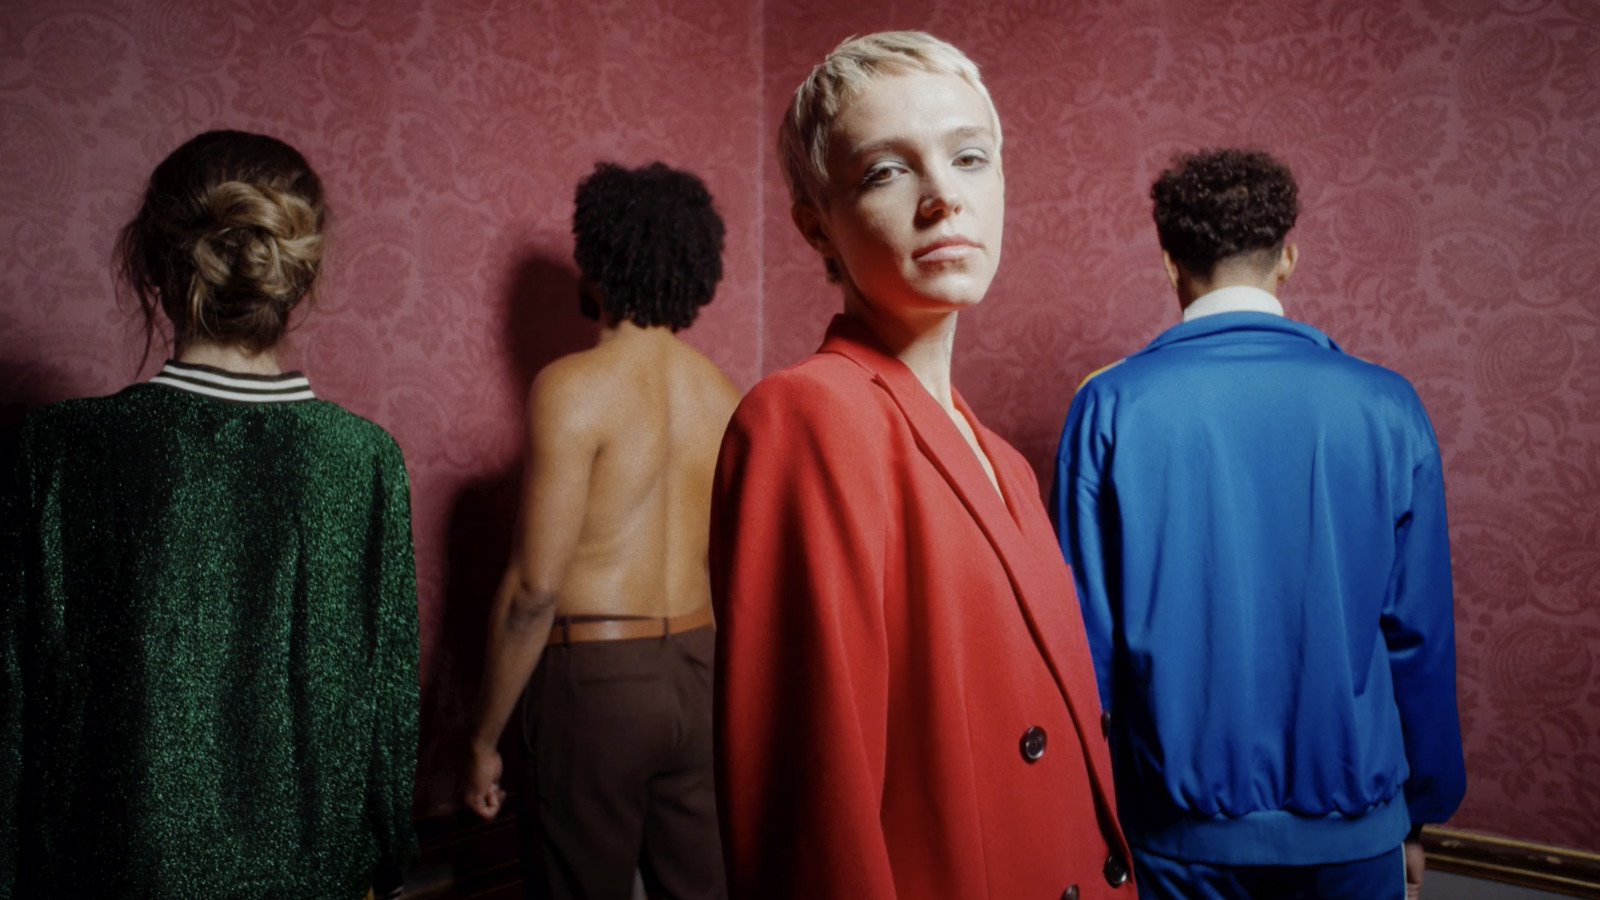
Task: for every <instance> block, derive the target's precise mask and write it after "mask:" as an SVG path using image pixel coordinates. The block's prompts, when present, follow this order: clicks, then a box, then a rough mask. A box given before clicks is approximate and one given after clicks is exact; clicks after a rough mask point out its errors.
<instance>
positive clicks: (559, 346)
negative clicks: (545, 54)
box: [417, 242, 598, 813]
mask: <svg viewBox="0 0 1600 900" xmlns="http://www.w3.org/2000/svg"><path fill="white" fill-rule="evenodd" d="M541 243H543V242H541ZM500 319H501V322H502V325H503V332H502V334H503V340H502V347H503V349H504V352H505V353H506V355H507V357H508V359H507V363H508V365H506V366H503V367H502V371H505V372H507V373H508V374H509V375H510V377H512V378H514V379H515V384H513V385H512V389H513V394H514V396H517V397H526V396H527V394H528V388H529V386H530V385H531V384H532V383H533V379H534V377H535V376H536V375H538V374H539V371H540V370H542V369H543V368H544V367H545V366H546V365H549V364H550V363H551V362H552V361H554V360H556V359H558V358H560V357H562V356H565V355H567V354H569V353H574V352H577V351H579V350H587V349H589V348H591V347H593V346H594V345H595V343H596V341H597V340H598V329H597V326H596V325H595V323H593V322H591V321H589V320H588V319H585V318H583V316H582V315H581V314H580V313H579V311H578V273H577V271H576V270H575V269H574V268H573V267H572V264H571V263H570V262H568V261H567V260H566V259H565V258H562V257H557V256H554V255H552V254H549V253H547V252H545V251H542V250H539V249H532V250H530V251H529V252H528V253H527V254H526V255H524V256H523V257H522V258H521V259H519V260H516V261H515V262H514V263H513V272H512V277H511V278H510V279H509V281H508V287H507V289H506V292H505V295H504V296H503V297H502V299H501V307H500ZM524 410H525V405H521V404H519V406H518V416H517V423H516V429H515V430H516V433H517V435H518V453H517V462H516V463H514V464H512V465H510V466H508V467H505V468H502V469H500V470H497V471H488V472H484V473H481V474H480V475H478V476H477V477H475V478H472V479H471V480H469V481H468V482H467V483H466V484H464V485H463V486H462V487H461V489H460V491H459V492H458V493H457V494H456V497H455V501H454V502H453V503H452V505H451V510H450V516H449V521H448V524H447V526H446V534H447V546H446V561H445V565H446V571H445V581H444V597H443V600H444V604H443V613H442V620H441V622H440V623H439V644H438V648H437V651H436V652H437V656H436V660H437V662H436V664H435V665H434V670H433V671H434V676H433V678H432V679H431V681H430V683H429V684H428V685H426V686H425V687H424V691H423V697H422V710H421V735H420V740H419V746H418V750H417V811H418V812H421V813H429V812H440V811H443V810H446V809H449V808H451V807H453V806H455V805H456V802H457V801H456V797H455V784H456V779H457V778H458V777H459V775H460V773H461V771H462V769H463V767H464V765H465V761H466V753H467V742H468V740H469V739H470V736H471V735H470V729H471V727H472V717H473V715H474V712H475V710H476V705H477V696H478V687H479V683H480V681H481V676H482V668H483V647H484V640H485V637H486V634H487V626H488V616H489V604H490V602H491V601H492V600H493V598H494V592H495V590H496V588H497V587H498V586H499V584H500V578H501V576H502V575H503V574H504V573H505V570H506V564H507V561H508V560H509V559H510V557H511V547H512V539H513V534H514V532H515V530H516V522H517V508H518V505H519V503H520V501H521V496H522V463H521V459H522V448H523V447H525V446H526V444H527V439H526V437H525V428H526V427H527V420H526V415H525V412H524ZM519 711H520V707H519ZM520 736H521V726H520V719H519V717H518V716H517V715H514V716H513V718H512V720H511V722H509V723H508V724H507V726H506V730H505V734H504V736H503V738H502V740H501V753H502V756H503V758H504V760H505V776H504V779H503V781H504V783H505V785H506V787H507V788H509V789H511V790H517V789H518V788H519V787H520V784H519V779H518V777H517V775H518V773H519V772H521V771H522V769H523V768H524V766H523V762H524V760H525V754H524V753H523V750H522V745H523V744H522V740H521V737H520Z"/></svg>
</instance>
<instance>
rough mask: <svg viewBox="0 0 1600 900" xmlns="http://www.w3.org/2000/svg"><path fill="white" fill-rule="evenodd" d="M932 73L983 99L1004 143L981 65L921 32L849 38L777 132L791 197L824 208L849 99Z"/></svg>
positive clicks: (809, 81)
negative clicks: (879, 85) (836, 136)
mask: <svg viewBox="0 0 1600 900" xmlns="http://www.w3.org/2000/svg"><path fill="white" fill-rule="evenodd" d="M905 72H932V73H934V74H937V75H955V76H957V77H959V78H960V79H961V80H963V81H965V82H966V83H967V84H970V85H972V88H973V90H975V91H977V92H978V95H979V96H981V97H982V98H983V102H984V103H985V104H986V105H987V106H988V107H989V117H990V118H991V119H992V120H993V122H994V139H995V147H996V148H997V149H998V147H999V145H1000V115H999V113H997V112H996V111H995V108H994V100H993V99H991V98H990V97H989V89H988V88H986V87H984V85H983V78H982V77H980V76H979V75H978V66H977V64H975V63H974V62H973V61H972V60H970V59H968V58H967V55H966V54H965V53H962V52H961V51H960V50H957V49H956V48H955V47H953V46H951V45H950V44H948V43H946V42H944V41H941V40H939V39H938V38H936V37H934V36H933V35H931V34H927V33H925V32H921V31H880V32H877V33H876V34H868V35H863V36H861V37H851V38H847V39H846V40H845V41H844V43H842V44H840V45H839V46H837V47H835V48H833V52H831V53H829V54H828V56H827V58H825V59H823V61H822V62H821V63H819V64H818V65H817V66H816V67H815V68H813V69H812V70H811V74H810V75H807V76H806V79H805V80H804V81H802V82H800V86H799V87H797V88H795V90H794V100H793V102H791V103H790V104H789V109H788V110H787V111H786V112H785V113H784V115H783V124H782V125H781V126H779V128H778V161H779V164H780V165H782V166H783V179H784V181H785V182H786V183H787V184H788V185H789V199H790V200H791V201H792V202H794V203H804V204H808V205H810V206H812V207H814V208H817V209H821V208H822V205H823V195H824V192H825V191H826V189H827V183H828V142H829V141H830V140H831V139H832V137H833V123H834V121H835V120H836V119H838V117H839V111H840V110H841V109H842V108H843V107H844V103H845V101H846V100H848V99H850V98H851V97H853V96H856V95H857V94H859V93H861V91H862V90H863V89H865V87H866V86H867V83H868V82H870V81H871V80H872V79H874V78H876V77H878V76H880V75H884V74H900V73H905Z"/></svg>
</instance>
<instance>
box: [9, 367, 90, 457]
mask: <svg viewBox="0 0 1600 900" xmlns="http://www.w3.org/2000/svg"><path fill="white" fill-rule="evenodd" d="M84 395H85V386H84V381H83V378H82V376H81V374H80V375H77V376H75V375H73V374H72V373H71V372H67V371H65V370H62V369H58V368H56V367H55V366H53V365H51V364H48V363H44V362H35V361H30V360H18V359H7V360H0V466H4V468H0V472H4V473H10V471H11V467H10V463H11V460H12V454H13V452H14V451H15V449H16V444H17V438H18V436H19V433H20V432H21V430H22V420H23V419H24V418H26V417H27V415H28V413H31V412H33V411H34V410H36V409H38V408H39V407H41V406H45V405H47V404H50V403H54V402H56V401H57V400H64V399H66V398H68V397H81V396H84Z"/></svg>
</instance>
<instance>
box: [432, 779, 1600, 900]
mask: <svg viewBox="0 0 1600 900" xmlns="http://www.w3.org/2000/svg"><path fill="white" fill-rule="evenodd" d="M416 828H417V839H418V842H419V843H420V844H421V850H422V853H421V855H420V856H419V857H418V859H417V861H416V863H415V864H414V865H412V867H411V871H410V872H409V873H408V874H407V876H406V897H407V898H408V900H520V898H521V897H522V871H521V866H520V863H519V862H518V848H517V823H516V814H515V812H514V808H513V805H512V804H510V803H508V804H506V810H505V811H504V812H503V813H501V815H500V818H498V819H496V820H494V821H493V822H485V821H483V820H481V819H479V818H478V817H476V816H474V815H472V814H470V813H466V812H452V813H436V814H432V815H427V816H421V817H418V818H417V819H416ZM1422 844H1423V846H1424V847H1425V848H1426V849H1427V851H1428V868H1429V869H1431V870H1436V871H1440V872H1451V873H1454V874H1457V875H1465V876H1468V877H1471V878H1482V879H1486V880H1488V881H1499V882H1503V883H1506V884H1515V885H1521V886H1523V887H1530V888H1535V889H1538V890H1541V891H1549V892H1551V893H1555V894H1565V895H1567V896H1572V897H1591V898H1596V900H1600V853H1588V852H1585V851H1582V850H1572V849H1568V848H1565V847H1552V846H1550V845H1548V844H1534V843H1529V842H1527V841H1518V840H1512V839H1510V838H1501V837H1494V836H1492V835H1486V834H1477V833H1474V832H1470V831H1455V830H1452V829H1448V828H1435V827H1431V826H1430V827H1428V828H1426V829H1424V830H1423V832H1422Z"/></svg>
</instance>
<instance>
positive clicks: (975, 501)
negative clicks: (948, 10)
mask: <svg viewBox="0 0 1600 900" xmlns="http://www.w3.org/2000/svg"><path fill="white" fill-rule="evenodd" d="M1000 146H1001V134H1000V122H999V119H998V117H997V116H996V114H995V110H994V107H993V105H992V103H991V102H990V100H989V96H988V92H987V90H986V89H985V88H984V86H983V82H982V81H981V80H980V79H979V77H978V72H977V68H976V67H975V66H974V65H973V64H972V62H971V61H970V60H968V59H967V58H966V57H965V56H964V55H962V53H961V52H960V51H958V50H956V49H955V48H954V47H951V46H950V45H949V44H946V43H944V42H942V41H939V40H936V39H934V38H932V37H930V36H928V35H925V34H921V33H917V32H893V33H883V34H874V35H869V36H867V37H863V38H857V39H852V40H849V41H846V42H845V43H843V44H841V45H840V46H839V47H838V48H837V49H835V50H834V51H833V52H832V53H830V54H829V55H828V57H827V59H826V60H824V61H823V62H822V64H821V65H819V66H817V67H816V68H815V69H814V70H813V71H812V73H811V75H810V77H808V78H807V79H806V80H805V82H804V83H803V84H801V85H800V87H799V89H798V90H796V92H795V96H794V102H793V105H792V106H791V108H790V109H789V111H788V113H787V115H786V117H785V119H784V122H783V126H782V129H781V132H780V136H779V152H780V155H781V158H782V162H783V167H784V173H785V176H786V177H787V180H788V184H789V189H790V194H791V198H792V200H793V218H794V221H795V224H796V225H797V226H798V228H799V230H800V232H801V234H802V235H803V236H804V238H805V240H806V241H807V242H808V243H809V244H810V245H811V246H812V247H813V248H815V249H816V251H817V253H818V254H819V255H820V256H821V257H822V259H823V262H824V265H825V267H826V269H827V272H828V275H829V278H830V280H832V281H835V282H837V283H838V284H839V285H840V287H841V289H842V293H843V296H844V313H843V315H840V316H838V317H836V318H835V319H834V320H833V323H832V324H831V325H830V326H829V328H828V333H827V336H826V337H825V338H824V340H823V343H822V347H821V349H820V350H819V351H818V352H817V353H816V354H815V355H814V356H812V357H810V358H809V359H806V360H805V361H803V362H801V363H800V364H799V365H797V366H795V367H793V368H791V369H788V370H786V371H783V372H779V373H777V374H775V375H773V376H771V377H769V378H767V379H765V380H763V381H762V382H761V383H759V384H758V385H756V387H755V388H754V390H752V391H751V392H750V394H749V395H748V396H747V397H746V398H745V400H744V401H743V403H742V404H741V405H740V406H739V409H738V412H737V413H736V414H735V415H734V418H733V422H732V424H731V425H730V426H729V429H728V432H727V435H726V437H725V439H724V442H723V446H722V454H721V458H720V460H719V463H718V476H717V482H716V493H715V496H714V500H713V512H712V542H711V546H712V551H711V552H712V591H713V598H714V602H715V604H716V611H717V619H718V626H719V630H718V641H717V661H718V676H717V686H716V707H715V713H716V723H717V728H718V743H717V776H718V782H717V790H718V801H719V804H720V810H721V815H722V818H721V822H722V832H723V841H724V856H725V858H726V861H727V865H728V878H729V887H730V891H731V893H732V895H733V896H735V897H748V898H755V897H760V898H771V897H851V898H887V897H907V898H952V900H957V898H959V900H973V898H984V897H988V898H995V900H1022V898H1046V900H1056V898H1078V897H1084V898H1087V897H1124V898H1125V897H1131V896H1132V895H1133V889H1132V885H1131V883H1130V882H1129V878H1128V866H1127V862H1126V861H1127V858H1128V857H1127V849H1126V846H1125V845H1124V843H1123V841H1122V837H1121V835H1120V833H1119V831H1118V827H1117V820H1116V813H1115V810H1114V806H1113V799H1112V790H1111V769H1110V762H1109V759H1108V756H1107V752H1106V746H1105V742H1104V737H1103V726H1102V723H1101V719H1100V704H1099V700H1098V698H1097V697H1096V692H1095V681H1094V671H1093V669H1092V667H1091V664H1090V661H1089V656H1088V650H1087V647H1086V645H1085V641H1084V635H1083V628H1082V625H1081V623H1080V621H1079V620H1078V617H1077V612H1076V609H1075V607H1074V605H1073V604H1074V594H1073V588H1072V579H1071V576H1070V574H1069V572H1068V570H1067V568H1066V565H1065V564H1064V563H1063V562H1062V558H1061V553H1060V551H1059V550H1058V549H1057V547H1056V544H1055V539H1054V536H1053V533H1052V531H1051V528H1050V522H1049V520H1048V519H1047V518H1046V516H1045V512H1044V507H1043V505H1042V504H1041V503H1040V500H1039V489H1038V485H1037V484H1036V482H1035V480H1034V477H1033V473H1032V471H1031V470H1030V469H1029V467H1028V465H1027V463H1026V462H1025V461H1024V460H1023V459H1022V457H1021V456H1020V455H1019V454H1018V453H1017V452H1016V451H1015V450H1013V449H1012V448H1011V447H1010V446H1009V445H1007V444H1006V443H1005V441H1003V440H1001V439H1000V437H999V436H998V435H996V434H995V433H994V432H992V431H989V430H988V429H986V428H984V427H983V426H982V425H981V424H980V423H979V422H978V419H977V417H976V416H975V415H974V414H973V412H972V410H971V408H970V407H968V406H967V404H966V403H965V401H963V400H962V399H961V395H960V393H959V392H957V391H956V390H955V389H954V387H953V386H952V385H951V383H950V354H951V348H952V346H953V344H954V339H955V328H956V320H957V318H958V316H959V315H960V313H961V311H962V310H965V309H968V308H971V307H973V306H976V305H977V304H978V303H979V302H980V301H982V300H983V297H984V294H985V292H987V290H988V288H989V282H990V280H991V279H992V278H993V277H994V273H995V267H996V265H997V264H998V263H999V261H1000V247H1001V234H1002V229H1003V225H1004V220H1005V180H1004V176H1003V170H1002V166H1001V154H1000Z"/></svg>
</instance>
